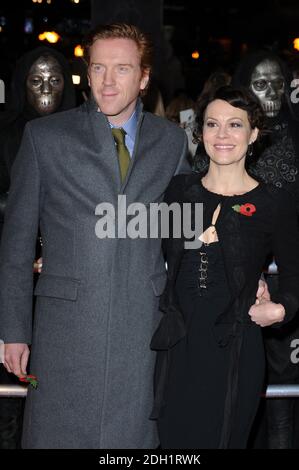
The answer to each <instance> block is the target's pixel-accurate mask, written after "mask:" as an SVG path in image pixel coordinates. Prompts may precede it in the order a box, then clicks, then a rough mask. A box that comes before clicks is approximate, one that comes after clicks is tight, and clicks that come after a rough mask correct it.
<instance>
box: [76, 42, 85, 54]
mask: <svg viewBox="0 0 299 470" xmlns="http://www.w3.org/2000/svg"><path fill="white" fill-rule="evenodd" d="M74 55H75V56H76V57H83V56H84V50H83V47H82V46H80V44H78V46H76V47H75V49H74Z"/></svg>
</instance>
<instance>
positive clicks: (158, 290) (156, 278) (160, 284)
mask: <svg viewBox="0 0 299 470" xmlns="http://www.w3.org/2000/svg"><path fill="white" fill-rule="evenodd" d="M150 281H151V284H152V288H153V291H154V294H155V296H156V297H158V296H159V295H161V294H162V293H163V291H164V289H165V285H166V281H167V273H166V271H162V272H159V273H155V274H152V275H151V276H150Z"/></svg>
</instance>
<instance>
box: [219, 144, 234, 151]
mask: <svg viewBox="0 0 299 470" xmlns="http://www.w3.org/2000/svg"><path fill="white" fill-rule="evenodd" d="M214 147H215V149H216V150H233V149H234V148H235V145H220V144H216V145H214Z"/></svg>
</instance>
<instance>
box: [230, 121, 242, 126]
mask: <svg viewBox="0 0 299 470" xmlns="http://www.w3.org/2000/svg"><path fill="white" fill-rule="evenodd" d="M231 127H242V124H241V123H240V122H232V123H231Z"/></svg>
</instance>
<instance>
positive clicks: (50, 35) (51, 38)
mask: <svg viewBox="0 0 299 470" xmlns="http://www.w3.org/2000/svg"><path fill="white" fill-rule="evenodd" d="M38 39H39V40H40V41H44V40H46V41H48V42H50V43H51V44H55V43H56V42H58V41H59V39H60V36H59V34H57V33H55V31H45V32H44V33H42V34H39V36H38Z"/></svg>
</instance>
